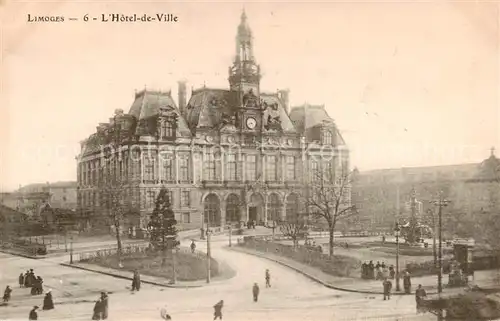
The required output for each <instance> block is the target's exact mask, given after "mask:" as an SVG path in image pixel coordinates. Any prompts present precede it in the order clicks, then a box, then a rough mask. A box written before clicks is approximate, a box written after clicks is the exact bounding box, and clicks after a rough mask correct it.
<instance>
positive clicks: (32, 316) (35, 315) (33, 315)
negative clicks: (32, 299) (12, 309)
mask: <svg viewBox="0 0 500 321" xmlns="http://www.w3.org/2000/svg"><path fill="white" fill-rule="evenodd" d="M37 309H38V306H36V305H35V306H34V307H33V309H31V311H30V315H29V320H30V321H32V320H38V313H37V312H36V310H37Z"/></svg>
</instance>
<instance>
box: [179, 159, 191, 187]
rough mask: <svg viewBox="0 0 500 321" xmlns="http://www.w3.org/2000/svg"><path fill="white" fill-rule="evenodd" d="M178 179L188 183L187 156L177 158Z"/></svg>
mask: <svg viewBox="0 0 500 321" xmlns="http://www.w3.org/2000/svg"><path fill="white" fill-rule="evenodd" d="M179 176H180V177H179V179H180V180H181V181H184V182H186V181H189V156H187V155H183V156H181V157H180V158H179Z"/></svg>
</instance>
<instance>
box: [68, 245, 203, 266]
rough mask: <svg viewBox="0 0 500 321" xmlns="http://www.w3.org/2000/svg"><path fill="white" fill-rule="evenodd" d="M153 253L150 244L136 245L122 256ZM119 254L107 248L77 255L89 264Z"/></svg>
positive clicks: (124, 250)
mask: <svg viewBox="0 0 500 321" xmlns="http://www.w3.org/2000/svg"><path fill="white" fill-rule="evenodd" d="M176 252H177V253H185V254H191V255H194V256H196V257H198V258H200V259H205V258H206V256H207V255H206V254H205V253H202V252H199V251H195V252H194V253H192V252H191V249H189V248H185V247H181V248H179V249H177V250H176ZM149 253H151V249H150V247H149V244H134V245H126V246H123V247H122V251H121V254H122V255H123V256H125V257H127V256H128V257H134V256H135V255H138V256H141V255H148V254H149ZM117 254H118V248H117V247H113V248H106V249H101V250H97V251H96V250H94V251H86V252H79V253H76V254H75V255H76V260H77V261H78V262H89V261H93V260H96V259H101V258H106V257H110V256H116V255H117Z"/></svg>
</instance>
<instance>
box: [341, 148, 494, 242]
mask: <svg viewBox="0 0 500 321" xmlns="http://www.w3.org/2000/svg"><path fill="white" fill-rule="evenodd" d="M499 174H500V160H499V159H498V158H497V157H495V155H494V152H493V150H492V152H491V155H490V157H489V158H488V159H486V160H485V161H483V162H481V163H479V164H477V163H476V164H461V165H448V166H430V167H412V168H399V169H384V170H372V171H365V172H358V173H357V175H356V179H355V181H354V182H353V186H352V194H351V197H352V199H353V202H354V203H355V204H357V206H358V207H359V211H360V214H361V215H360V221H361V223H360V228H363V229H377V230H378V229H380V230H392V229H393V228H394V223H395V221H396V217H400V218H401V217H402V218H405V217H407V216H408V215H409V201H410V193H411V191H412V189H413V188H414V189H415V191H416V198H417V201H419V202H420V204H418V205H417V206H418V209H419V212H420V215H421V217H422V219H423V220H426V221H428V222H429V223H430V221H431V219H430V217H431V213H430V211H433V212H435V210H436V209H435V207H434V205H432V204H431V203H430V202H429V201H431V200H436V199H437V198H438V196H439V193H440V191H442V194H443V196H444V197H445V198H446V199H448V200H450V201H451V203H450V204H449V205H448V206H447V208H445V210H444V212H445V214H444V219H445V223H446V224H447V225H448V227H446V226H444V227H443V228H448V230H450V233H453V232H460V231H462V232H463V233H468V232H465V230H467V229H468V227H470V224H474V222H477V220H475V219H474V217H476V216H480V213H482V212H485V211H490V212H492V214H494V215H498V214H499V212H498V208H495V209H492V208H491V206H492V204H497V203H498V202H497V201H496V198H498V199H499V200H500V183H499V177H500V175H499ZM499 218H500V216H499ZM467 225H469V226H467Z"/></svg>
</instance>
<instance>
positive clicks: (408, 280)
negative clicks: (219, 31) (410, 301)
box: [403, 271, 411, 294]
mask: <svg viewBox="0 0 500 321" xmlns="http://www.w3.org/2000/svg"><path fill="white" fill-rule="evenodd" d="M403 285H404V288H405V293H406V294H410V293H411V278H410V272H408V271H405V274H404V276H403Z"/></svg>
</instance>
